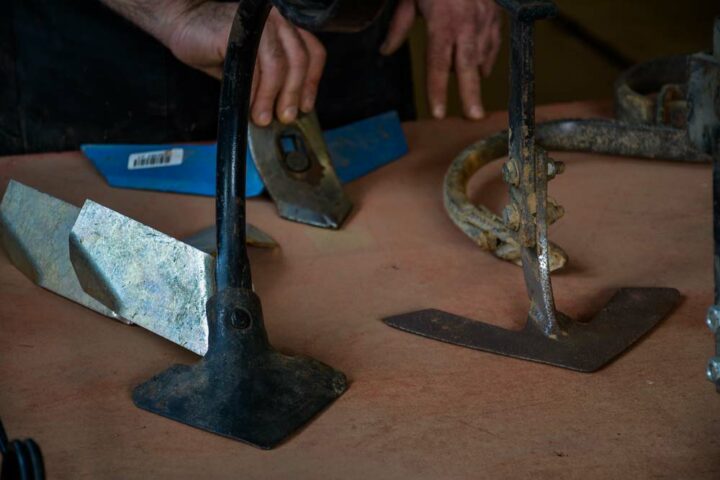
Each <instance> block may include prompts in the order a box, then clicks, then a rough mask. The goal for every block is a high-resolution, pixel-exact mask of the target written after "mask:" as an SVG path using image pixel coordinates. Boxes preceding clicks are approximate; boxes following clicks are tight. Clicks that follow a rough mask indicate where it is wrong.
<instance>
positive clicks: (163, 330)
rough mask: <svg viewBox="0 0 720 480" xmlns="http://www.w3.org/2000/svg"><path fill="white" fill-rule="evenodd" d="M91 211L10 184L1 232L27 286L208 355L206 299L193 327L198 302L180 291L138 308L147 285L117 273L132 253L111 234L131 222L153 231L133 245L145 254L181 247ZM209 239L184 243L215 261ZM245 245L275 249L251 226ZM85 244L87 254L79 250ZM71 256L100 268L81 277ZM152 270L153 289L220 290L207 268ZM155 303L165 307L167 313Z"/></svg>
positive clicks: (158, 294)
mask: <svg viewBox="0 0 720 480" xmlns="http://www.w3.org/2000/svg"><path fill="white" fill-rule="evenodd" d="M89 205H91V206H92V207H90V208H88V209H84V210H82V212H83V213H81V209H79V208H77V207H76V206H74V205H71V204H69V203H66V202H63V201H62V200H59V199H57V198H55V197H52V196H50V195H47V194H45V193H42V192H39V191H38V190H35V189H34V188H30V187H28V186H26V185H23V184H22V183H20V182H16V181H14V180H10V182H9V183H8V187H7V190H6V191H5V195H4V196H3V200H2V203H0V225H1V226H2V229H1V230H0V237H1V238H2V244H3V247H4V248H5V250H6V251H7V253H8V256H9V257H10V260H11V261H12V262H13V264H14V265H15V266H16V267H17V268H18V270H20V271H21V272H23V273H24V274H25V275H26V276H27V277H28V278H29V279H30V280H32V281H33V282H35V283H37V284H38V285H40V286H41V287H43V288H46V289H47V290H50V291H51V292H53V293H56V294H58V295H60V296H63V297H65V298H67V299H68V300H72V301H73V302H76V303H79V304H81V305H83V306H85V307H88V308H90V309H92V310H94V311H96V312H98V313H100V314H102V315H105V316H107V317H110V318H113V319H115V320H119V321H121V322H123V323H127V324H132V323H133V322H132V321H131V320H129V319H130V318H136V319H138V321H139V322H138V324H139V325H140V326H142V327H144V328H146V329H148V330H150V331H152V332H154V333H157V334H158V335H161V336H163V337H165V338H167V339H168V340H170V341H171V342H174V343H177V344H179V345H181V346H183V347H185V348H188V349H190V350H192V351H193V352H195V353H197V354H199V355H204V354H205V352H206V351H207V319H206V318H205V301H206V300H207V298H208V297H207V296H206V297H205V298H204V299H202V300H201V307H200V309H199V311H200V312H201V313H202V317H198V318H195V317H192V315H190V318H193V319H194V320H192V321H190V320H188V316H187V312H188V310H189V305H190V304H192V302H193V301H194V298H193V297H191V296H183V295H181V292H179V291H177V289H175V288H166V289H164V290H162V291H160V290H155V291H154V293H153V300H154V301H153V302H147V301H146V302H145V303H140V302H139V299H140V298H146V297H147V289H146V285H144V284H139V283H138V282H137V281H135V282H128V281H127V278H125V277H126V276H127V271H126V270H125V269H124V268H120V266H121V265H122V264H120V265H116V264H114V263H113V262H112V261H110V260H111V259H112V258H113V256H115V257H117V256H118V255H120V252H126V249H127V247H128V244H127V242H128V239H127V235H126V233H127V232H123V231H118V230H117V229H114V227H115V226H117V225H118V224H122V225H124V224H128V225H131V226H133V227H136V228H139V229H142V228H146V229H147V230H149V231H152V232H155V235H154V236H153V235H145V234H143V235H140V236H137V237H136V238H135V239H134V240H133V245H134V246H135V247H137V248H138V249H140V250H142V249H143V248H144V249H145V252H151V251H153V252H156V251H157V250H158V249H162V248H165V249H170V250H173V249H175V250H177V249H178V245H176V244H180V242H178V241H177V240H175V239H171V238H170V237H165V236H164V235H162V234H161V233H160V232H156V231H155V230H152V229H150V228H148V227H144V226H143V225H141V224H139V223H138V222H135V221H134V220H131V219H129V218H127V217H124V216H123V215H121V214H119V213H117V212H114V211H113V210H110V209H108V208H105V207H102V206H100V205H97V204H95V203H93V202H89ZM95 210H99V211H100V212H101V214H100V215H97V216H95V217H94V218H92V221H93V222H94V223H93V224H92V227H93V228H94V230H93V231H94V234H93V236H91V237H84V238H82V239H81V236H82V233H81V232H83V230H84V229H86V228H89V226H88V224H87V222H88V215H90V214H91V213H92V212H93V211H95ZM71 231H75V234H76V235H75V242H74V244H73V245H70V243H72V242H71V241H70V233H71ZM209 233H210V232H209V230H203V231H201V232H199V233H197V234H196V235H193V236H192V237H188V238H186V239H184V240H183V241H184V242H185V243H187V244H188V245H191V246H193V247H195V248H196V249H198V250H201V251H202V252H206V253H208V254H211V255H214V254H215V251H216V246H215V228H214V227H213V228H212V232H211V233H212V236H211V235H210V234H209ZM158 236H163V237H165V238H166V241H164V242H162V243H161V244H158V242H153V241H152V239H153V238H156V237H158ZM247 241H248V244H249V245H253V246H261V247H263V248H273V247H276V246H277V243H276V242H275V241H274V240H273V239H272V238H271V237H270V236H269V235H267V234H266V233H265V232H263V231H262V230H260V229H258V228H257V227H254V226H253V225H250V224H247ZM81 243H82V248H79V247H80V244H81ZM71 252H74V254H75V257H76V258H78V259H79V258H83V257H85V258H86V261H87V262H90V263H94V264H95V266H94V268H93V269H86V270H85V273H84V274H83V277H82V278H80V279H78V277H77V275H76V271H75V269H74V267H73V265H72V262H71ZM89 252H93V255H90V256H88V253H89ZM105 252H107V255H106V254H105ZM202 252H197V251H196V252H195V254H196V255H197V256H198V257H199V258H202V259H203V261H209V262H211V260H209V258H210V257H209V255H205V254H204V253H202ZM126 253H127V252H126ZM165 253H167V252H165ZM95 259H97V260H95ZM126 260H128V259H126ZM158 260H160V258H159V257H149V258H148V259H147V262H146V263H145V265H146V266H148V267H149V266H151V265H152V266H154V267H157V266H158V265H157V264H156V263H157V261H158ZM103 261H104V262H105V263H104V264H103ZM101 264H103V265H104V266H105V267H109V266H112V267H113V268H105V269H104V270H102V271H101V270H98V268H100V267H101V266H103V265H101ZM165 267H167V266H165ZM181 270H182V271H181ZM155 271H156V272H161V273H159V274H158V278H155V279H154V283H155V284H158V283H162V282H166V284H167V283H168V282H171V279H172V278H181V279H182V280H183V281H184V282H186V283H187V284H188V285H197V286H203V288H205V289H206V290H207V291H213V290H214V288H215V280H214V279H213V278H212V272H210V273H209V274H207V273H206V272H204V271H203V270H196V271H194V272H191V271H190V270H189V269H188V268H183V269H178V267H177V264H174V265H171V266H170V267H169V268H162V269H159V270H155ZM135 280H137V278H136V279H135ZM84 289H85V290H87V291H93V292H95V291H108V292H119V293H121V294H122V295H118V296H116V297H114V298H113V299H109V298H107V296H106V295H98V298H101V300H102V301H98V300H97V299H96V298H94V297H93V296H91V295H90V294H88V293H86V291H85V290H84ZM146 300H147V299H146ZM158 305H163V306H165V308H161V307H158ZM169 305H175V306H178V311H180V312H186V313H185V316H183V315H178V314H177V313H176V312H175V311H171V310H170V309H169V308H168V306H169ZM113 309H116V311H113ZM183 319H184V320H185V322H190V323H189V324H188V323H185V324H183V323H182V321H181V320H183Z"/></svg>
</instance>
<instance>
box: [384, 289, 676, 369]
mask: <svg viewBox="0 0 720 480" xmlns="http://www.w3.org/2000/svg"><path fill="white" fill-rule="evenodd" d="M679 301H680V292H678V291H677V290H676V289H674V288H623V289H620V290H618V292H617V293H616V294H615V295H614V296H613V297H612V298H611V299H610V302H608V304H607V305H605V307H604V308H603V309H602V310H600V312H598V314H597V315H596V316H595V317H594V318H593V319H592V320H591V321H590V322H587V323H581V322H574V321H572V320H570V319H568V318H567V317H564V318H563V319H562V321H561V324H562V325H563V334H561V335H559V336H558V337H555V338H553V337H548V336H545V335H543V334H542V333H541V332H540V331H539V330H538V329H537V328H536V327H534V325H533V322H528V323H527V325H526V326H525V328H524V329H523V330H518V331H514V330H507V329H505V328H501V327H498V326H495V325H491V324H489V323H483V322H478V321H475V320H471V319H469V318H465V317H461V316H458V315H453V314H451V313H447V312H443V311H441V310H433V309H430V310H421V311H418V312H413V313H408V314H403V315H397V316H394V317H389V318H386V319H384V320H383V321H384V322H385V323H386V324H387V325H389V326H391V327H394V328H397V329H399V330H403V331H405V332H410V333H414V334H417V335H421V336H423V337H427V338H432V339H434V340H440V341H441V342H446V343H452V344H454V345H460V346H463V347H467V348H473V349H475V350H482V351H486V352H491V353H495V354H499V355H506V356H508V357H515V358H521V359H524V360H531V361H534V362H539V363H546V364H550V365H555V366H558V367H564V368H568V369H570V370H576V371H579V372H588V373H589V372H594V371H595V370H598V369H599V368H601V367H602V366H604V365H606V364H608V363H610V362H611V361H612V360H613V359H614V358H615V357H617V356H618V355H620V354H621V353H622V352H623V351H625V350H626V349H627V348H628V347H629V346H630V345H632V344H633V343H635V342H636V341H637V340H638V339H640V337H642V336H643V335H645V334H646V333H647V332H649V331H650V330H651V329H652V328H653V327H654V326H655V325H657V324H658V323H659V322H660V321H661V320H662V319H663V318H665V317H666V316H667V315H669V314H670V312H671V311H672V310H673V308H675V306H676V305H677V304H678V302H679Z"/></svg>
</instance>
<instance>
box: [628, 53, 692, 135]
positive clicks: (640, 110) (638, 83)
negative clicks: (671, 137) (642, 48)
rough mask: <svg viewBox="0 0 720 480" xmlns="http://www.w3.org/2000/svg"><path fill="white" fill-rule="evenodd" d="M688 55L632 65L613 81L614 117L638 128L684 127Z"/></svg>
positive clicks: (685, 120) (685, 119)
mask: <svg viewBox="0 0 720 480" xmlns="http://www.w3.org/2000/svg"><path fill="white" fill-rule="evenodd" d="M688 60H689V56H688V55H674V56H671V57H663V58H658V59H655V60H650V61H648V62H644V63H640V64H638V65H635V66H633V67H631V68H629V69H627V70H626V71H624V72H623V73H622V74H621V75H620V76H619V77H618V79H617V80H616V81H615V116H616V118H617V119H618V120H620V121H622V122H626V123H632V124H637V125H657V126H663V125H665V126H671V127H675V128H679V129H683V130H685V128H686V126H687V101H686V95H687V79H688V68H687V67H688Z"/></svg>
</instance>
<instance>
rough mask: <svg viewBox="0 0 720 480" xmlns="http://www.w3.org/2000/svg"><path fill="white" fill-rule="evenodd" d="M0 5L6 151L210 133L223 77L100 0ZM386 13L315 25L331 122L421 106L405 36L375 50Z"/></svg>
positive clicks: (0, 147)
mask: <svg viewBox="0 0 720 480" xmlns="http://www.w3.org/2000/svg"><path fill="white" fill-rule="evenodd" d="M0 5H1V8H0V11H2V12H3V14H2V15H0V155H8V154H19V153H30V152H43V151H59V150H75V149H77V148H78V146H79V145H80V144H82V143H166V142H188V141H204V140H212V139H214V138H215V136H216V130H217V106H218V97H219V89H220V83H219V82H218V81H217V80H215V79H213V78H211V77H208V76H207V75H205V74H203V73H201V72H198V71H196V70H194V69H192V68H190V67H187V66H185V65H184V64H182V63H181V62H179V61H178V60H176V59H175V58H174V57H173V55H172V54H171V53H170V51H169V50H168V49H167V48H165V47H164V46H162V45H161V44H160V43H158V42H157V41H156V40H154V39H153V38H152V37H150V36H149V35H147V34H146V33H144V32H142V31H141V30H140V29H138V28H137V27H135V26H134V25H132V24H131V23H130V22H128V21H126V20H124V19H122V18H121V17H119V16H118V15H116V14H115V13H113V12H112V11H110V10H109V9H107V8H106V7H104V6H103V5H102V4H101V3H100V2H99V1H98V0H0ZM391 13H392V12H391V11H390V9H389V10H388V11H387V12H386V13H385V14H384V15H383V18H381V19H380V21H378V22H377V23H376V24H374V25H373V26H372V27H371V28H369V29H368V30H366V31H364V32H362V33H360V34H353V35H347V34H321V35H320V38H321V41H323V43H324V44H325V46H326V48H327V50H328V62H327V68H326V70H325V74H324V77H323V80H322V82H321V84H320V91H319V93H318V103H317V110H318V115H319V117H320V121H321V123H322V124H323V127H324V128H333V127H336V126H339V125H343V124H345V123H349V122H352V121H355V120H359V119H362V118H366V117H368V116H371V115H375V114H378V113H382V112H385V111H388V110H398V111H399V112H400V115H401V117H402V118H403V119H411V118H413V117H414V107H413V92H412V77H411V69H410V58H409V51H408V48H407V46H405V47H404V48H403V49H402V50H401V51H400V52H398V53H397V54H396V55H394V56H392V57H389V58H385V57H382V56H381V55H379V53H378V49H379V46H380V44H381V43H382V41H383V39H384V35H385V31H386V29H387V24H388V21H389V18H390V15H391Z"/></svg>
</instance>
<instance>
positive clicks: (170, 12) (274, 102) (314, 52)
mask: <svg viewBox="0 0 720 480" xmlns="http://www.w3.org/2000/svg"><path fill="white" fill-rule="evenodd" d="M102 1H103V2H104V3H105V4H107V5H108V6H109V7H110V8H112V9H114V10H115V11H117V12H118V13H120V14H121V15H123V16H124V17H126V18H128V19H129V20H130V21H132V22H133V23H135V24H136V25H138V26H140V27H141V28H143V29H144V30H145V31H147V32H148V33H150V34H151V35H153V36H154V37H155V38H157V39H158V40H160V41H161V42H162V43H163V44H164V45H165V46H167V47H168V48H169V49H170V50H171V51H172V52H173V54H174V55H175V56H176V57H177V58H178V59H179V60H181V61H182V62H184V63H185V64H187V65H189V66H191V67H193V68H196V69H198V70H201V71H203V72H205V73H207V74H208V75H212V76H214V77H216V78H221V77H222V68H223V63H224V61H225V50H226V48H227V42H228V37H229V36H230V29H231V27H232V22H233V19H234V17H235V12H236V10H237V8H238V4H237V3H235V2H229V3H228V2H217V1H209V0H102ZM324 66H325V48H324V47H323V46H322V44H321V43H320V41H319V40H318V39H317V38H316V37H315V36H314V35H312V34H311V33H309V32H306V31H304V30H301V29H299V28H297V27H295V26H294V25H292V24H291V23H290V22H288V21H287V20H285V19H284V18H283V17H282V15H280V13H279V12H278V11H277V10H276V9H275V8H273V9H272V10H271V11H270V16H269V17H268V20H267V23H266V24H265V29H264V30H263V35H262V39H261V40H260V45H259V48H258V55H257V63H256V65H255V75H254V77H253V92H252V103H251V107H250V112H251V118H252V121H253V122H255V123H256V124H258V125H260V126H266V125H269V124H270V122H271V121H272V119H273V112H275V115H276V116H277V118H278V119H280V121H282V122H285V123H290V122H292V121H294V120H295V119H296V118H297V116H298V112H299V111H303V112H306V113H307V112H310V111H312V109H313V108H314V106H315V98H316V96H317V89H318V85H319V83H320V78H321V76H322V72H323V68H324Z"/></svg>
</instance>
